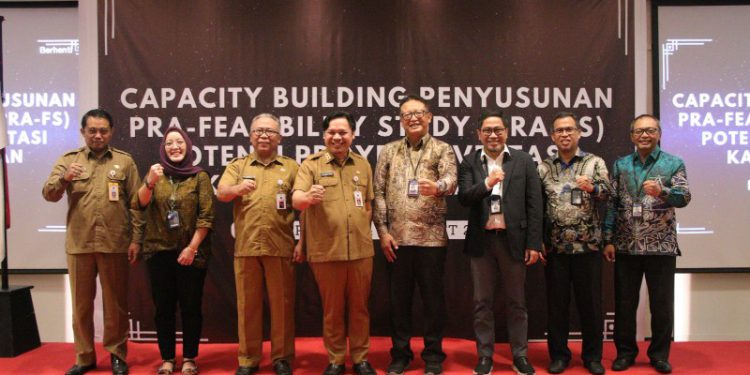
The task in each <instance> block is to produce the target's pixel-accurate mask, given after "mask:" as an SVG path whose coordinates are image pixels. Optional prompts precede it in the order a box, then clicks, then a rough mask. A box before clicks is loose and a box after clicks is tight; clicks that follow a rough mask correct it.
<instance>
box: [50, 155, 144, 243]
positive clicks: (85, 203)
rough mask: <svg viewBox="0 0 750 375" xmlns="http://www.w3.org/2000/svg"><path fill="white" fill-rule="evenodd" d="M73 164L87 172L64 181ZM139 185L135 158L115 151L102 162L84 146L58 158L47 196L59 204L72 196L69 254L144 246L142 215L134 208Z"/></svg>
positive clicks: (66, 240)
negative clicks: (63, 199) (134, 244)
mask: <svg viewBox="0 0 750 375" xmlns="http://www.w3.org/2000/svg"><path fill="white" fill-rule="evenodd" d="M74 162H76V163H80V164H82V165H83V166H84V168H85V171H84V172H83V173H82V174H81V175H80V176H78V177H76V178H75V179H73V181H71V182H70V183H65V182H64V181H63V180H62V176H63V174H64V173H65V171H66V170H67V169H68V166H70V164H71V163H74ZM140 184H141V179H140V177H139V176H138V169H137V167H136V165H135V162H134V161H133V158H132V157H131V156H130V154H128V153H127V152H124V151H121V150H118V149H116V148H113V147H109V148H108V150H107V151H106V152H105V153H104V154H103V155H102V156H101V157H99V158H98V159H97V158H96V157H95V156H94V154H93V152H91V150H90V149H89V148H88V147H85V146H84V147H81V148H79V149H76V150H73V151H70V152H68V153H66V154H64V155H63V156H61V157H60V158H59V159H57V162H56V163H55V166H54V167H53V168H52V172H51V173H50V175H49V178H47V182H46V183H45V184H44V188H43V189H42V196H43V197H44V199H45V200H47V201H50V202H57V201H59V200H60V199H62V196H63V194H65V193H66V192H67V195H68V219H67V232H66V235H65V250H66V252H67V253H68V254H86V253H95V252H96V253H127V251H128V246H129V245H130V243H131V242H138V243H140V242H141V241H142V229H141V225H140V222H141V214H140V212H138V211H137V210H131V209H130V201H131V200H132V199H133V195H135V194H136V193H137V191H138V188H139V187H140Z"/></svg>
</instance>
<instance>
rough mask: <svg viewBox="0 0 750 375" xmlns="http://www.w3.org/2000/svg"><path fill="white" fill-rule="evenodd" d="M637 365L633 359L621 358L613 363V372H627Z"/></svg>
mask: <svg viewBox="0 0 750 375" xmlns="http://www.w3.org/2000/svg"><path fill="white" fill-rule="evenodd" d="M633 363H635V360H634V359H633V358H625V357H619V358H616V359H615V361H614V362H612V371H625V370H627V369H628V368H630V366H632V365H633Z"/></svg>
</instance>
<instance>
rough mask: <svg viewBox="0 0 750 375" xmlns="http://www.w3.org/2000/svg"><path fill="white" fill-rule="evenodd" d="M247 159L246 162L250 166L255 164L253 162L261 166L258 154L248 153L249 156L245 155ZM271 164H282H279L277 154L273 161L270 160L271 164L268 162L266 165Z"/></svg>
mask: <svg viewBox="0 0 750 375" xmlns="http://www.w3.org/2000/svg"><path fill="white" fill-rule="evenodd" d="M247 158H248V162H249V163H250V164H251V165H252V164H253V163H255V162H258V163H260V164H263V162H262V161H260V159H258V153H257V152H255V151H253V152H252V153H250V154H249V155H247ZM272 163H276V164H282V163H281V160H279V154H278V153H277V154H276V155H274V157H273V160H271V162H270V163H268V164H272Z"/></svg>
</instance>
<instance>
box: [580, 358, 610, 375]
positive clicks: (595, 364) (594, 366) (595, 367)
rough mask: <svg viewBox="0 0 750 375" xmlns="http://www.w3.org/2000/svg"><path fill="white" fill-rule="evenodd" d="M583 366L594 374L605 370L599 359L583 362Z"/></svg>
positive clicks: (598, 374)
mask: <svg viewBox="0 0 750 375" xmlns="http://www.w3.org/2000/svg"><path fill="white" fill-rule="evenodd" d="M583 367H585V368H586V370H589V373H592V374H594V375H601V374H604V373H605V372H606V370H604V366H602V363H601V362H600V361H591V362H583Z"/></svg>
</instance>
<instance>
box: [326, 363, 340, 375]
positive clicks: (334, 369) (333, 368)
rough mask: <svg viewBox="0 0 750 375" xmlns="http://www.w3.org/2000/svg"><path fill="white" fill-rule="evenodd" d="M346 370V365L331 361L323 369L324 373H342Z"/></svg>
mask: <svg viewBox="0 0 750 375" xmlns="http://www.w3.org/2000/svg"><path fill="white" fill-rule="evenodd" d="M344 371H346V366H345V365H343V364H341V365H337V364H333V363H329V364H328V366H326V369H325V370H323V375H341V374H343V373H344Z"/></svg>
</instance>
